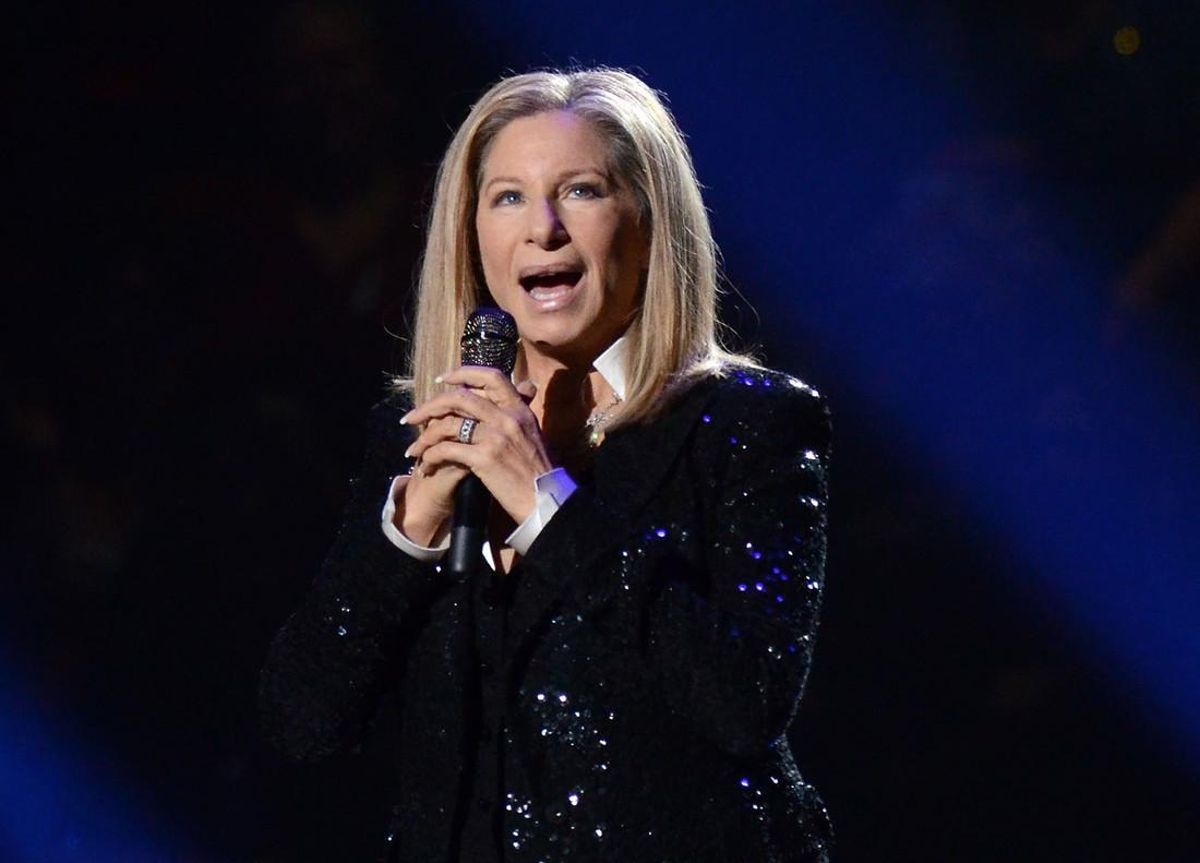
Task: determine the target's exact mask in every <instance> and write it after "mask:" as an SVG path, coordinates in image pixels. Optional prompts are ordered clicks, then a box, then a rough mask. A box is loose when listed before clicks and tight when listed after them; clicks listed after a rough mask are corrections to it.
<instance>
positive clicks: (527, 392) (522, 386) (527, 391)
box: [517, 380, 537, 404]
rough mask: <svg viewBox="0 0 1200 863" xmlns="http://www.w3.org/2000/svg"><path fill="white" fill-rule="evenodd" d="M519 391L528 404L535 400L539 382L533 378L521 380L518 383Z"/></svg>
mask: <svg viewBox="0 0 1200 863" xmlns="http://www.w3.org/2000/svg"><path fill="white" fill-rule="evenodd" d="M517 393H518V394H519V395H520V396H521V398H523V399H524V400H525V402H526V404H528V403H529V402H531V401H533V398H534V396H536V395H537V384H535V383H534V382H533V381H531V380H524V381H521V382H520V383H519V384H517Z"/></svg>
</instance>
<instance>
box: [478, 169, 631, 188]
mask: <svg viewBox="0 0 1200 863" xmlns="http://www.w3.org/2000/svg"><path fill="white" fill-rule="evenodd" d="M580 174H597V175H599V176H601V177H603V178H604V180H605V182H608V183H613V182H614V181H613V178H612V177H611V176H610V175H609V173H608V172H607V171H602V170H600V169H599V168H572V169H570V170H569V171H563V172H562V173H561V174H559V175H558V177H557V178H556V182H559V183H561V182H562V181H563V180H565V179H567V178H568V177H578V176H579V175H580ZM496 183H512V184H513V185H516V186H519V185H520V184H521V180H520V178H518V177H492V178H491V179H490V180H488V181H487V182H486V183H484V184H483V185H482V186H480V189H486V188H488V187H489V186H493V185H495V184H496Z"/></svg>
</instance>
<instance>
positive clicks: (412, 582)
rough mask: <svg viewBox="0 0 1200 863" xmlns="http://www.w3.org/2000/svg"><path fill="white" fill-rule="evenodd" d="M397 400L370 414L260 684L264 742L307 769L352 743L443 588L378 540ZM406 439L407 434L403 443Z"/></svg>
mask: <svg viewBox="0 0 1200 863" xmlns="http://www.w3.org/2000/svg"><path fill="white" fill-rule="evenodd" d="M403 412H404V406H403V403H401V402H400V400H399V399H395V398H393V399H388V400H384V401H383V402H380V403H379V404H378V405H376V406H375V407H374V408H373V409H372V411H371V414H370V417H369V420H368V443H367V452H366V456H365V457H364V459H363V466H362V469H361V471H360V472H359V475H358V477H357V478H356V479H355V480H353V481H352V487H351V498H350V502H349V503H348V504H347V506H346V509H345V511H344V514H343V517H342V524H341V529H340V530H339V532H338V535H337V539H336V540H335V541H334V544H333V547H332V548H331V550H330V551H329V554H328V555H327V556H326V558H325V560H324V563H323V564H322V566H321V569H320V571H319V573H318V575H317V578H316V580H315V582H314V583H313V585H312V588H311V589H310V591H309V593H308V595H307V596H306V598H305V599H304V602H303V604H302V605H301V606H300V608H299V609H298V610H297V611H296V612H295V613H294V614H293V615H292V616H291V618H290V619H289V620H288V621H287V623H285V624H284V626H283V628H282V629H280V630H279V632H278V634H277V635H276V636H275V639H274V641H273V642H272V644H271V647H270V649H269V651H268V655H267V660H266V663H265V665H264V667H263V669H262V673H261V676H260V680H259V707H260V715H261V719H262V725H263V729H264V732H265V733H266V735H267V737H268V739H270V740H271V742H272V743H273V744H274V745H275V746H276V747H277V748H279V749H280V750H281V751H282V752H283V753H284V754H286V755H288V756H290V757H291V758H294V759H297V760H314V759H317V758H320V757H322V756H325V755H328V754H330V753H333V752H336V751H340V750H344V749H347V748H349V747H351V746H353V745H354V744H355V743H357V742H358V741H359V739H360V738H361V735H362V733H363V730H364V728H365V726H366V724H367V722H368V721H369V720H370V719H371V717H372V716H373V714H374V712H375V708H376V706H377V704H378V701H379V697H380V695H381V694H382V692H383V691H384V689H385V688H386V685H387V683H388V682H389V679H390V676H391V674H392V671H391V666H392V664H393V663H394V662H396V661H397V659H398V658H399V651H400V650H401V645H402V641H403V639H402V634H403V631H404V628H405V627H406V626H411V625H416V617H417V613H418V612H419V611H420V609H422V608H423V607H426V606H427V605H428V603H429V602H431V601H432V599H433V597H434V596H435V595H436V593H437V591H438V590H439V589H440V588H441V587H444V582H443V581H442V579H441V576H440V573H438V572H437V571H436V570H435V568H434V566H433V565H432V564H428V563H423V562H420V561H417V560H414V559H413V558H411V557H408V556H407V555H405V554H404V553H403V552H401V551H400V550H399V549H397V548H396V547H395V546H394V545H392V544H391V543H390V542H389V541H388V540H387V538H386V537H385V536H384V535H383V531H382V530H381V527H380V513H381V510H382V508H383V503H384V498H385V496H386V494H387V491H388V487H389V482H390V479H391V476H392V474H394V473H396V472H398V471H400V470H403V469H404V468H405V466H406V464H407V463H406V462H405V460H404V459H403V454H402V453H403V450H404V447H405V445H406V443H407V441H405V440H403V437H404V433H403V430H402V428H401V427H400V426H399V417H400V416H401V415H402V414H403ZM409 435H410V436H411V432H410V433H409Z"/></svg>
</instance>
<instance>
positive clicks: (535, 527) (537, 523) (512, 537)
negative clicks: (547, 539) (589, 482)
mask: <svg viewBox="0 0 1200 863" xmlns="http://www.w3.org/2000/svg"><path fill="white" fill-rule="evenodd" d="M533 486H534V500H533V512H531V513H529V515H528V517H527V518H526V519H525V520H524V521H523V522H521V523H520V524H519V525H518V526H517V529H516V530H514V531H513V532H512V533H510V534H509V535H508V539H506V540H505V543H506V544H507V545H508V547H509V548H512V549H514V550H516V552H517V554H519V555H521V557H524V556H525V555H526V554H527V553H528V552H529V547H530V546H531V545H533V541H534V540H535V539H537V538H538V534H540V533H541V532H542V528H544V527H545V526H546V525H547V524H549V523H550V519H551V518H553V517H554V514H555V513H556V512H558V508H559V507H560V506H562V505H563V504H564V503H566V502H567V498H569V497H570V496H571V495H572V494H574V493H575V489H576V488H577V486H576V485H575V480H573V479H571V475H570V474H569V473H567V472H566V470H564V469H563V468H561V467H556V468H555V469H554V470H552V471H547V472H546V473H544V474H542V475H541V476H539V477H538V478H537V479H535V480H534V481H533Z"/></svg>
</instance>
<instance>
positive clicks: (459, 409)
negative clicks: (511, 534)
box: [401, 366, 554, 542]
mask: <svg viewBox="0 0 1200 863" xmlns="http://www.w3.org/2000/svg"><path fill="white" fill-rule="evenodd" d="M441 381H442V383H445V384H449V385H451V387H452V388H451V389H449V390H447V391H446V392H444V393H441V394H440V395H437V396H434V397H433V398H431V399H430V400H429V401H427V402H425V404H423V405H421V406H419V407H417V408H415V409H413V410H412V411H410V412H409V413H408V414H406V415H405V416H404V417H403V419H402V420H401V421H402V422H404V423H406V424H424V429H423V430H422V432H421V434H420V435H418V437H417V439H416V440H415V441H414V442H413V444H412V446H410V447H409V448H408V452H407V453H406V455H407V456H409V457H412V458H416V459H417V460H418V465H419V467H418V469H417V470H416V471H414V473H413V477H412V479H410V480H409V482H408V485H407V486H406V487H405V490H404V491H405V501H404V502H405V514H404V524H403V526H402V529H403V530H404V533H405V535H407V536H408V537H409V538H410V539H412V540H413V541H414V542H428V541H429V540H430V539H432V538H435V537H436V536H437V535H438V534H439V533H440V532H441V529H442V528H443V526H444V524H445V522H446V519H447V518H448V517H449V515H450V512H451V511H452V509H453V504H454V488H455V486H457V485H458V483H459V482H461V481H462V479H463V478H464V477H465V476H466V475H467V473H474V474H475V475H476V476H478V477H479V479H480V480H481V481H482V482H483V484H484V485H485V486H486V487H487V489H488V491H490V492H491V493H492V497H493V498H494V499H495V500H496V502H497V503H498V504H499V505H500V506H501V508H502V509H504V511H505V512H507V513H508V515H509V517H510V518H512V519H513V521H514V522H515V523H517V524H520V523H521V522H523V521H524V520H525V519H526V518H527V517H528V516H529V514H530V512H532V511H533V507H534V480H535V479H536V478H537V477H538V476H539V475H541V474H543V473H546V472H547V471H549V470H551V469H553V467H554V465H553V464H552V462H551V461H550V456H549V454H548V452H547V449H546V443H545V440H544V439H543V437H542V433H541V429H540V427H539V426H538V421H537V418H536V417H535V416H534V414H533V411H531V410H530V409H529V405H528V400H529V399H530V398H532V396H533V392H532V384H531V383H529V382H525V383H524V384H522V385H521V387H514V386H513V385H512V382H511V381H509V380H508V378H507V377H505V376H504V375H503V374H502V373H501V372H499V371H497V370H495V369H490V368H486V367H483V366H463V367H462V368H459V369H455V370H454V371H453V372H450V373H449V374H447V375H444V376H443V377H442V379H441ZM467 417H471V418H473V419H475V420H477V421H478V422H477V425H476V426H475V431H474V433H473V435H472V437H471V442H470V443H462V442H460V441H459V439H458V433H459V430H460V429H461V428H462V423H463V420H464V419H465V418H467Z"/></svg>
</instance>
